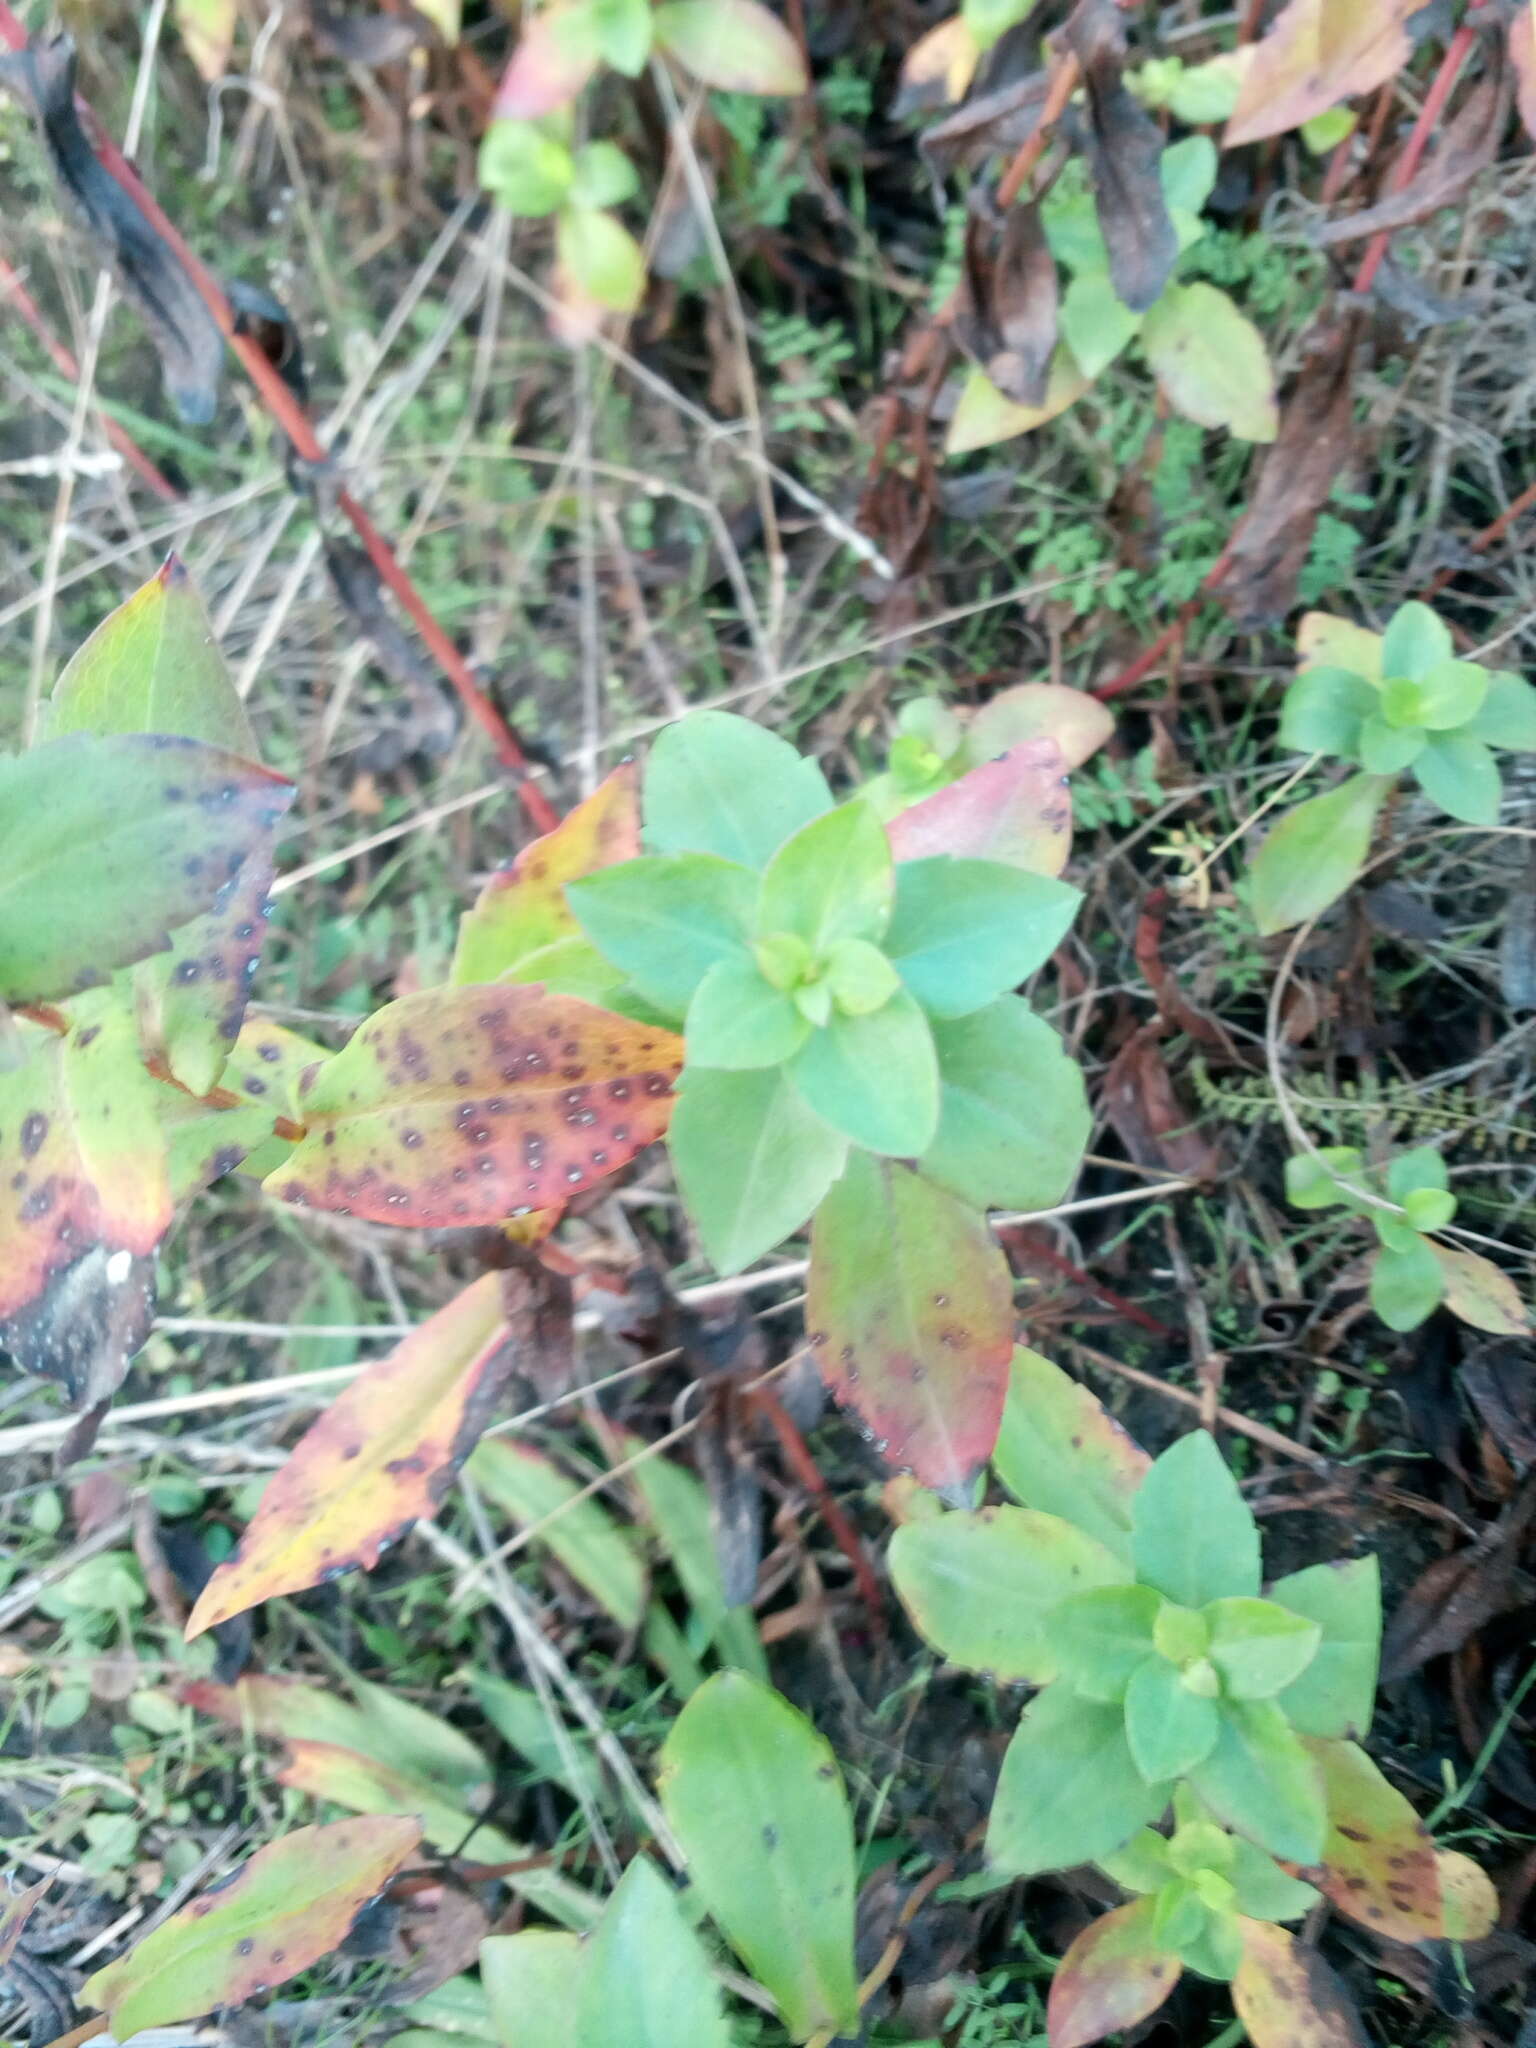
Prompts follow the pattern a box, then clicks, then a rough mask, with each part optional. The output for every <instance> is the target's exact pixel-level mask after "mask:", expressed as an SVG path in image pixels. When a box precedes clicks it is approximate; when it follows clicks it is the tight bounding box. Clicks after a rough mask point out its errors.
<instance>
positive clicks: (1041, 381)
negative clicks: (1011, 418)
mask: <svg viewBox="0 0 1536 2048" xmlns="http://www.w3.org/2000/svg"><path fill="white" fill-rule="evenodd" d="M1056 310H1057V291H1056V259H1055V257H1054V256H1052V254H1051V252H1050V249H1049V248H1048V247H1047V245H1046V240H1045V230H1044V228H1043V227H1042V225H1041V222H1040V209H1039V207H1038V206H1032V205H1024V204H1019V205H1016V206H1010V207H1009V209H1008V211H1007V213H1006V214H1005V215H1004V216H1003V221H1002V224H1001V227H998V226H997V225H996V224H995V223H993V222H992V221H990V220H988V219H987V218H986V217H985V216H984V215H983V214H982V213H981V212H979V211H973V212H972V214H971V218H970V220H969V222H968V223H967V225H966V231H965V264H964V268H963V270H962V271H961V276H960V289H959V291H958V292H957V293H956V295H955V304H954V312H953V330H952V331H953V333H954V337H955V340H956V341H957V342H958V343H959V344H960V347H961V348H962V349H963V350H964V351H965V353H966V354H967V355H968V356H969V357H970V358H971V360H972V362H974V363H977V364H979V365H980V367H981V368H982V369H983V370H984V371H985V372H986V374H987V375H988V377H990V378H991V380H992V382H993V383H994V384H995V385H996V386H997V388H998V390H999V391H1001V392H1002V394H1003V396H1004V397H1005V398H1011V399H1012V400H1013V401H1014V403H1015V404H1017V405H1039V404H1040V403H1041V402H1042V400H1043V399H1044V397H1045V387H1046V380H1047V377H1048V375H1049V372H1050V366H1051V351H1052V350H1053V349H1054V348H1055V346H1056Z"/></svg>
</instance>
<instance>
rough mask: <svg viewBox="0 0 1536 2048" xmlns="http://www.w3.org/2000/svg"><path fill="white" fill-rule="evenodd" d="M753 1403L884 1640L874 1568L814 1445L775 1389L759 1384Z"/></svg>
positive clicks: (882, 1616) (878, 1636)
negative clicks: (813, 1506) (844, 1560)
mask: <svg viewBox="0 0 1536 2048" xmlns="http://www.w3.org/2000/svg"><path fill="white" fill-rule="evenodd" d="M752 1400H753V1402H754V1403H755V1404H756V1406H757V1407H758V1408H759V1409H760V1410H761V1412H762V1413H763V1414H764V1415H766V1416H767V1418H768V1420H769V1421H770V1422H771V1423H772V1424H773V1427H774V1432H775V1434H776V1435H777V1437H778V1439H779V1444H780V1446H781V1448H782V1449H783V1452H784V1456H785V1459H786V1461H787V1462H788V1464H789V1466H790V1469H791V1470H792V1471H793V1472H794V1475H795V1477H796V1478H797V1479H798V1480H799V1481H800V1484H801V1485H802V1486H803V1487H804V1488H805V1489H806V1491H807V1492H808V1493H809V1494H810V1496H811V1498H812V1499H813V1500H814V1501H815V1503H816V1506H817V1508H818V1509H819V1510H820V1513H821V1518H822V1520H823V1521H824V1522H825V1523H826V1525H827V1527H828V1529H829V1530H830V1531H831V1533H832V1537H833V1540H834V1541H835V1542H836V1544H837V1547H838V1549H839V1550H840V1551H841V1552H842V1553H843V1555H844V1557H846V1558H847V1560H848V1562H849V1563H850V1564H851V1565H852V1566H853V1576H854V1579H855V1581H856V1583H857V1585H858V1588H859V1595H860V1597H861V1599H862V1600H863V1602H864V1605H865V1607H866V1609H867V1610H868V1613H869V1625H870V1628H871V1630H872V1631H873V1632H874V1635H875V1637H876V1639H877V1640H880V1641H883V1640H884V1637H885V1611H884V1609H883V1607H882V1606H881V1602H880V1586H879V1582H878V1581H877V1580H876V1578H875V1574H874V1568H873V1566H872V1565H871V1564H870V1561H869V1559H868V1557H867V1556H866V1555H865V1551H864V1545H863V1544H862V1543H861V1542H860V1540H859V1532H858V1530H857V1529H855V1528H854V1526H853V1524H852V1522H850V1521H849V1519H848V1517H847V1516H846V1515H845V1514H844V1513H843V1511H842V1509H841V1508H840V1507H839V1506H838V1504H837V1502H836V1501H835V1500H834V1499H833V1498H832V1494H831V1492H830V1490H829V1488H828V1486H827V1482H826V1481H825V1479H823V1478H822V1476H821V1474H820V1472H819V1471H818V1470H817V1469H816V1460H815V1459H814V1458H813V1457H812V1456H811V1449H810V1445H809V1444H808V1443H807V1442H806V1440H805V1438H804V1437H803V1436H802V1435H801V1434H800V1432H799V1430H798V1429H796V1427H795V1425H794V1423H793V1421H792V1420H791V1419H790V1417H789V1415H788V1414H787V1413H786V1411H785V1407H784V1403H783V1402H782V1401H781V1400H780V1399H779V1397H778V1395H777V1394H776V1393H775V1392H774V1390H773V1388H772V1387H770V1386H766V1385H764V1384H763V1382H762V1381H759V1382H758V1384H757V1385H756V1386H755V1387H754V1388H753V1389H752Z"/></svg>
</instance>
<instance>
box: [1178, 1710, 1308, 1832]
mask: <svg viewBox="0 0 1536 2048" xmlns="http://www.w3.org/2000/svg"><path fill="white" fill-rule="evenodd" d="M1220 1715H1221V1733H1220V1734H1219V1735H1218V1737H1217V1739H1216V1747H1215V1748H1214V1749H1213V1750H1212V1751H1211V1754H1210V1755H1209V1756H1208V1757H1207V1758H1206V1759H1205V1761H1204V1762H1203V1763H1202V1764H1201V1765H1200V1766H1199V1767H1198V1769H1196V1770H1195V1771H1193V1772H1192V1773H1191V1778H1192V1781H1193V1784H1194V1788H1195V1791H1196V1792H1197V1793H1198V1794H1199V1795H1200V1797H1201V1798H1202V1799H1203V1800H1204V1801H1205V1803H1206V1805H1207V1806H1208V1807H1209V1808H1210V1809H1211V1811H1212V1813H1214V1814H1215V1815H1216V1817H1217V1819H1218V1820H1220V1821H1223V1822H1224V1823H1225V1824H1226V1826H1228V1827H1229V1828H1234V1829H1235V1830H1236V1831H1237V1833H1238V1834H1240V1835H1246V1836H1247V1837H1248V1839H1249V1840H1250V1841H1252V1842H1257V1844H1258V1845H1259V1847H1260V1848H1261V1849H1265V1850H1267V1851H1268V1852H1269V1854H1270V1855H1271V1856H1278V1857H1279V1858H1280V1859H1281V1861H1282V1862H1285V1863H1304V1864H1312V1863H1316V1862H1317V1861H1318V1859H1319V1858H1320V1856H1321V1855H1322V1852H1323V1835H1324V1831H1325V1826H1326V1818H1327V1816H1326V1809H1325V1806H1324V1801H1323V1781H1322V1774H1321V1772H1320V1771H1319V1769H1318V1767H1317V1765H1316V1763H1315V1762H1314V1761H1313V1759H1312V1758H1311V1757H1310V1756H1308V1754H1307V1752H1306V1750H1305V1749H1304V1748H1303V1747H1302V1744H1301V1741H1300V1738H1299V1737H1298V1736H1297V1735H1295V1734H1294V1733H1293V1732H1292V1730H1291V1728H1290V1726H1289V1724H1288V1723H1287V1721H1286V1718H1285V1715H1284V1713H1283V1712H1282V1711H1281V1709H1280V1708H1279V1707H1278V1706H1277V1705H1276V1704H1275V1702H1274V1701H1273V1700H1227V1701H1224V1702H1223V1703H1222V1705H1221V1708H1220Z"/></svg>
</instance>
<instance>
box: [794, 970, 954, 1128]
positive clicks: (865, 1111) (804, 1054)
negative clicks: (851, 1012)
mask: <svg viewBox="0 0 1536 2048" xmlns="http://www.w3.org/2000/svg"><path fill="white" fill-rule="evenodd" d="M787 1071H788V1073H789V1075H790V1078H791V1079H792V1080H793V1082H794V1084H795V1086H796V1087H797V1088H798V1089H799V1091H800V1094H801V1095H802V1097H803V1098H804V1100H805V1102H806V1104H807V1106H808V1107H809V1108H811V1109H813V1110H814V1111H815V1112H816V1114H817V1115H818V1116H819V1117H821V1118H822V1119H823V1120H824V1121H825V1122H827V1123H829V1124H830V1125H831V1126H832V1128H833V1129H834V1130H835V1131H841V1133H842V1134H843V1136H844V1137H845V1138H848V1139H850V1140H851V1141H852V1142H853V1143H854V1144H855V1145H862V1146H864V1147H865V1148H866V1149H867V1150H868V1151H870V1152H884V1153H889V1154H891V1155H892V1156H894V1157H896V1158H900V1159H915V1158H917V1157H918V1156H919V1155H920V1154H922V1153H923V1152H926V1151H927V1149H928V1147H929V1145H930V1144H932V1142H933V1138H934V1133H935V1132H936V1131H937V1129H938V1123H939V1062H938V1055H937V1054H936V1053H935V1051H934V1046H933V1031H932V1029H931V1027H930V1026H929V1023H928V1019H927V1018H926V1017H925V1016H924V1015H923V1013H922V1011H921V1010H920V1009H919V1008H918V1006H917V1004H916V1002H915V1001H914V1000H913V998H912V997H911V996H910V995H908V994H907V992H906V991H905V990H904V989H902V990H899V991H898V992H897V994H895V995H894V996H892V997H891V1000H890V1001H889V1002H888V1003H887V1004H886V1005H885V1007H884V1009H880V1010H872V1011H871V1012H870V1013H869V1014H868V1015H867V1016H864V1017H848V1016H844V1015H843V1014H842V1013H841V1012H840V1011H839V1012H834V1013H833V1015H832V1016H831V1018H830V1019H829V1021H828V1023H827V1026H826V1028H825V1029H824V1030H821V1031H813V1032H812V1034H811V1036H810V1037H809V1038H808V1039H807V1040H806V1042H805V1044H804V1045H803V1046H802V1047H801V1048H800V1050H799V1052H798V1053H796V1054H795V1056H794V1058H793V1059H792V1060H791V1061H790V1062H789V1065H788V1069H787Z"/></svg>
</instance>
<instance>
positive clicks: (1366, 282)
mask: <svg viewBox="0 0 1536 2048" xmlns="http://www.w3.org/2000/svg"><path fill="white" fill-rule="evenodd" d="M1482 4H1483V0H1474V4H1473V5H1472V6H1471V7H1469V8H1468V9H1467V15H1468V19H1467V20H1465V21H1464V22H1462V24H1461V26H1460V27H1459V28H1458V29H1457V30H1456V33H1455V34H1454V35H1453V36H1452V37H1451V40H1450V41H1449V42H1448V43H1447V44H1446V46H1445V55H1444V56H1443V57H1442V58H1441V59H1440V69H1439V70H1438V71H1437V72H1436V73H1435V75H1434V78H1433V79H1432V80H1431V81H1430V87H1429V91H1428V92H1427V93H1425V95H1424V104H1423V106H1421V107H1420V109H1419V118H1418V119H1417V120H1416V121H1415V122H1414V124H1413V132H1412V133H1411V134H1410V135H1409V137H1408V140H1407V142H1406V143H1405V144H1404V147H1403V153H1402V155H1401V156H1400V157H1399V158H1398V160H1397V162H1396V163H1395V164H1394V165H1393V166H1392V169H1391V171H1390V173H1389V174H1388V177H1387V183H1386V192H1385V194H1384V195H1383V196H1385V197H1388V198H1390V197H1391V195H1392V194H1393V193H1394V192H1401V191H1402V189H1403V187H1404V186H1405V185H1406V184H1407V183H1408V181H1409V179H1410V178H1411V177H1412V176H1413V174H1414V172H1415V171H1416V170H1417V169H1418V168H1419V159H1420V158H1421V157H1422V156H1423V154H1424V151H1425V149H1426V148H1427V146H1428V143H1429V138H1430V136H1431V135H1432V134H1433V133H1434V131H1435V124H1436V122H1437V121H1438V120H1439V119H1440V116H1441V114H1442V113H1443V112H1444V111H1445V103H1446V101H1447V100H1448V99H1449V98H1450V96H1451V93H1452V90H1453V89H1454V87H1455V84H1456V81H1457V79H1458V78H1459V77H1460V76H1461V67H1462V65H1463V64H1465V63H1466V61H1467V58H1468V57H1469V56H1470V55H1471V53H1472V46H1473V45H1474V43H1476V41H1477V28H1476V26H1475V24H1474V23H1473V22H1472V20H1471V16H1472V15H1473V14H1475V13H1477V12H1479V10H1480V7H1481V6H1482ZM1391 240H1392V230H1391V229H1390V228H1382V229H1381V230H1380V231H1379V232H1378V233H1376V234H1374V235H1372V237H1371V239H1370V241H1369V242H1368V243H1367V244H1366V250H1365V254H1364V256H1362V257H1361V259H1360V268H1359V269H1358V270H1357V271H1356V272H1355V281H1354V284H1353V285H1352V286H1351V290H1353V291H1354V292H1355V293H1357V294H1360V293H1364V292H1368V291H1369V290H1370V288H1371V286H1372V285H1373V284H1374V283H1375V281H1376V273H1377V271H1378V270H1379V269H1380V268H1381V265H1382V259H1383V258H1384V257H1385V255H1386V253H1387V246H1388V244H1389V243H1390V242H1391Z"/></svg>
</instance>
